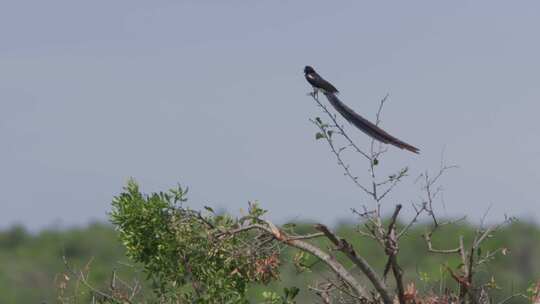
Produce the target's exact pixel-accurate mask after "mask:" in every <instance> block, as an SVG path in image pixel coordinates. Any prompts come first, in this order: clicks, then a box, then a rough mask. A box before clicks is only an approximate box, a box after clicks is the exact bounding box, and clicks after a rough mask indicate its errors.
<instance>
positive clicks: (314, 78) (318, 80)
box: [306, 73, 338, 93]
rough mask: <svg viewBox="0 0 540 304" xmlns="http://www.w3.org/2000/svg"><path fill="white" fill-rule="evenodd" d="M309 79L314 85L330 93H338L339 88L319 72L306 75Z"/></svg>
mask: <svg viewBox="0 0 540 304" xmlns="http://www.w3.org/2000/svg"><path fill="white" fill-rule="evenodd" d="M306 78H307V81H308V82H309V83H310V84H311V85H312V86H314V87H317V88H320V89H323V90H324V91H325V92H328V93H337V92H338V90H337V89H336V87H334V86H333V85H332V84H331V83H330V82H328V81H326V80H325V79H324V78H322V77H321V76H320V75H319V74H317V73H310V74H307V75H306Z"/></svg>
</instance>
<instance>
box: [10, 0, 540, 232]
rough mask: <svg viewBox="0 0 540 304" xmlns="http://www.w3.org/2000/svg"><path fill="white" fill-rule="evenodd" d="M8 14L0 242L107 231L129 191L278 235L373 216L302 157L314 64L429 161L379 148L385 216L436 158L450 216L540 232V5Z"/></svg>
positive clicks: (320, 161) (261, 6)
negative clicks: (172, 191) (511, 219)
mask: <svg viewBox="0 0 540 304" xmlns="http://www.w3.org/2000/svg"><path fill="white" fill-rule="evenodd" d="M0 8H1V9H0V37H2V43H1V44H0V139H1V141H2V148H1V149H0V189H2V195H1V196H0V205H1V206H2V207H3V211H2V212H1V213H0V223H1V224H0V227H8V226H10V225H12V224H14V223H22V224H24V225H26V226H28V227H30V228H31V229H34V230H35V229H41V228H44V227H49V226H51V225H60V226H71V225H79V224H84V223H87V222H88V221H91V220H104V219H106V216H107V215H106V213H107V212H108V210H109V209H110V201H111V198H112V197H113V196H114V195H115V194H117V193H119V191H121V188H122V186H123V185H124V184H125V181H126V180H127V178H129V177H130V176H131V177H134V178H136V179H137V180H138V181H139V182H140V183H141V185H142V188H143V190H144V191H147V192H149V191H158V190H164V189H168V188H170V187H171V186H174V185H175V184H176V183H181V184H184V185H188V186H190V189H191V192H190V204H192V205H193V206H194V207H200V206H202V205H211V206H215V207H217V208H219V207H221V208H224V209H227V210H229V211H231V212H235V213H237V212H238V211H239V210H240V208H245V207H246V205H247V201H249V200H259V201H260V202H261V203H262V205H263V206H264V207H266V208H267V209H270V214H269V218H270V219H273V220H275V221H278V222H283V221H286V220H290V219H315V220H320V221H324V222H325V223H333V222H335V221H336V220H339V219H344V218H352V215H351V214H350V211H349V210H350V208H352V207H358V206H360V205H361V204H369V203H370V202H369V199H368V198H367V197H365V196H363V195H362V193H361V192H359V191H358V189H356V188H354V187H353V186H352V185H351V184H350V182H349V181H348V180H347V179H346V178H345V177H344V176H343V175H342V172H341V170H340V169H339V167H337V166H336V164H335V160H334V159H333V158H332V155H331V154H330V152H329V150H328V148H327V147H326V146H325V145H324V144H323V143H322V142H316V141H315V140H314V133H315V129H314V127H313V125H311V123H310V122H309V121H308V119H309V118H311V117H314V116H317V115H320V114H319V112H318V109H317V108H316V107H315V106H314V103H313V101H312V100H311V99H310V98H309V97H308V96H306V94H305V93H306V92H308V91H309V86H308V85H307V83H306V82H305V80H304V78H303V73H302V69H303V67H304V65H306V64H310V65H313V66H314V67H315V68H316V69H317V70H318V71H319V72H320V73H321V74H322V75H323V76H324V77H325V78H327V79H328V80H330V81H331V82H332V83H333V84H334V85H336V87H338V88H339V89H340V91H341V98H342V100H343V101H344V102H345V103H347V104H348V105H350V106H351V107H352V108H354V109H355V110H356V111H357V112H359V113H361V114H363V115H365V116H366V117H368V118H370V119H373V118H374V115H375V111H376V109H377V106H378V100H379V99H380V98H382V97H383V96H384V95H386V94H387V93H389V94H390V99H389V101H388V103H387V105H386V108H385V112H384V114H383V122H382V126H383V127H384V128H385V129H386V130H388V131H389V132H390V133H392V134H395V135H396V136H398V137H400V138H402V139H403V140H405V141H407V142H410V143H412V144H414V145H416V146H418V147H420V148H421V154H420V155H419V156H416V155H412V154H411V153H407V152H404V151H401V150H398V149H392V148H390V152H389V153H387V156H386V158H385V159H384V161H383V163H382V164H381V170H382V173H387V172H391V171H392V170H394V169H397V168H399V167H401V166H409V167H410V168H411V177H410V178H409V179H408V180H407V181H405V182H404V183H403V184H402V185H401V186H400V187H399V188H397V189H396V191H395V192H394V193H393V195H392V196H391V197H389V200H388V201H387V203H385V204H386V206H387V208H388V210H390V209H391V207H392V205H393V204H395V203H402V204H405V206H409V204H410V203H411V202H415V201H418V200H419V194H420V191H419V184H417V183H415V177H416V176H417V175H418V174H420V173H422V172H424V171H425V170H431V171H433V170H436V169H437V168H438V165H439V162H440V158H441V151H443V150H444V151H445V159H446V161H447V162H448V163H451V164H457V165H459V167H460V168H459V169H456V170H453V171H452V172H449V174H448V175H447V176H445V177H444V179H443V180H442V183H443V185H444V188H445V192H444V200H445V208H442V207H441V209H440V210H441V212H442V213H443V214H446V215H449V216H459V215H467V216H469V218H470V219H471V220H473V221H475V220H478V219H479V218H480V217H481V216H482V215H483V214H484V212H485V211H486V210H487V209H488V208H489V206H491V211H490V215H489V218H490V219H492V220H499V219H501V218H502V216H503V215H504V214H509V215H515V216H519V217H521V218H526V219H538V218H539V216H540V211H539V210H540V209H539V208H537V205H538V196H537V195H536V193H535V190H534V189H536V187H537V186H538V185H539V184H540V173H539V168H540V143H539V141H538V134H540V127H539V125H538V123H537V120H538V113H540V106H539V104H538V101H539V97H540V85H539V79H540V77H539V76H540V57H539V55H538V54H540V40H539V39H538V28H540V19H538V15H539V13H540V4H539V3H538V2H536V1H522V2H519V3H515V2H512V3H510V2H507V1H474V2H473V1H451V2H450V1H448V2H444V3H442V2H433V1H407V2H405V1H401V2H397V1H393V2H374V1H343V2H339V3H338V2H327V1H324V2H323V1H294V2H293V1H267V2H264V1H250V2H248V1H227V3H225V2H224V1H91V2H89V1H86V2H83V1H47V2H43V1H41V2H38V1H11V2H5V3H3V4H1V5H0ZM349 130H350V132H351V133H352V134H353V135H354V138H355V139H356V140H358V142H359V143H360V144H361V145H364V146H366V147H367V146H368V144H369V140H368V139H367V137H366V136H365V135H363V134H362V133H360V132H357V131H355V130H354V129H352V128H350V127H349ZM351 161H352V162H357V160H356V159H354V158H352V159H351ZM356 170H357V172H358V174H359V175H360V176H362V177H365V180H366V181H367V180H368V179H367V177H368V176H367V174H364V172H365V171H363V170H365V168H364V167H361V166H360V167H358V168H356ZM408 209H409V211H410V208H408ZM443 209H444V210H443Z"/></svg>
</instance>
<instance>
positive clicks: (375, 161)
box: [373, 158, 379, 166]
mask: <svg viewBox="0 0 540 304" xmlns="http://www.w3.org/2000/svg"><path fill="white" fill-rule="evenodd" d="M378 164H379V160H378V159H376V158H374V159H373V165H374V166H376V165H378Z"/></svg>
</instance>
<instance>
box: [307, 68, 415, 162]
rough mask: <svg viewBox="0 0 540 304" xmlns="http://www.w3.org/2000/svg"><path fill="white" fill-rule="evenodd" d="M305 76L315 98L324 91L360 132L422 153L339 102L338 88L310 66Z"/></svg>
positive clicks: (333, 105)
mask: <svg viewBox="0 0 540 304" xmlns="http://www.w3.org/2000/svg"><path fill="white" fill-rule="evenodd" d="M304 74H305V75H304V76H305V77H306V80H307V81H308V82H309V84H311V86H312V87H313V93H312V94H313V96H316V95H317V92H318V91H322V93H323V94H324V95H325V96H326V99H328V102H330V104H331V105H332V107H334V109H335V110H336V111H337V112H338V113H339V114H340V115H341V116H343V118H345V119H346V120H347V121H348V122H349V123H351V124H352V125H354V126H355V127H357V128H358V129H359V130H360V131H362V132H364V133H365V134H367V135H368V136H370V137H371V138H373V139H375V140H378V141H380V142H382V143H384V144H390V145H393V146H395V147H398V148H400V149H404V150H407V151H410V152H413V153H416V154H419V153H420V149H418V148H416V147H415V146H412V145H410V144H408V143H406V142H404V141H402V140H400V139H398V138H396V137H394V136H392V135H390V134H388V132H386V131H384V130H383V129H381V128H379V127H378V126H377V125H376V124H374V123H372V122H370V121H369V120H367V119H365V118H364V117H362V116H361V115H360V114H358V113H356V112H355V111H354V110H353V109H351V108H350V107H349V106H347V105H346V104H344V103H343V102H342V101H341V100H339V98H338V97H337V95H336V94H337V93H339V91H338V90H337V89H336V87H334V86H333V85H332V84H331V83H330V82H328V81H326V80H325V79H324V78H322V77H321V76H320V75H319V74H317V72H315V70H314V69H313V68H312V67H311V66H309V65H308V66H306V67H305V68H304Z"/></svg>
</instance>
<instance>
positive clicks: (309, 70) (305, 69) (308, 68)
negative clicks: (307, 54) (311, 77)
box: [304, 65, 315, 74]
mask: <svg viewBox="0 0 540 304" xmlns="http://www.w3.org/2000/svg"><path fill="white" fill-rule="evenodd" d="M309 73H315V70H314V69H313V68H312V67H311V66H309V65H306V67H305V68H304V74H309Z"/></svg>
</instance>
